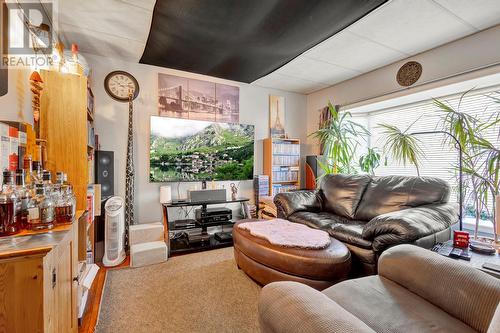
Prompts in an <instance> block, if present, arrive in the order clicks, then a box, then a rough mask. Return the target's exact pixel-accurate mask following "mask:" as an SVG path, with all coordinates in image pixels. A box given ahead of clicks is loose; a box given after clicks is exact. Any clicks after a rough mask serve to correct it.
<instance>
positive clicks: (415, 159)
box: [379, 118, 424, 176]
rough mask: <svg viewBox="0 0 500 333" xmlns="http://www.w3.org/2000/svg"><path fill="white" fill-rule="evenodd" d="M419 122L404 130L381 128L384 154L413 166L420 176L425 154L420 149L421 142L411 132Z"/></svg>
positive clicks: (385, 125) (394, 127) (382, 125)
mask: <svg viewBox="0 0 500 333" xmlns="http://www.w3.org/2000/svg"><path fill="white" fill-rule="evenodd" d="M419 119H420V118H419ZM417 121H418V119H417V120H415V121H414V122H413V123H412V124H410V126H408V127H407V128H406V129H404V130H401V129H400V128H398V127H397V126H394V125H390V124H379V126H380V127H381V128H382V135H383V137H382V141H383V147H384V153H385V154H386V155H390V156H392V158H393V159H394V160H395V161H396V162H399V163H401V164H403V165H407V164H413V165H414V166H415V168H416V169H417V175H418V176H420V160H421V159H422V158H423V157H424V152H423V150H422V148H421V147H420V144H421V141H420V140H419V139H418V138H417V137H416V136H415V135H413V134H412V133H411V132H410V129H411V127H412V126H413V125H414V124H415V123H416V122H417Z"/></svg>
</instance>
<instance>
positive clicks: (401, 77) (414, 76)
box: [396, 61, 422, 87]
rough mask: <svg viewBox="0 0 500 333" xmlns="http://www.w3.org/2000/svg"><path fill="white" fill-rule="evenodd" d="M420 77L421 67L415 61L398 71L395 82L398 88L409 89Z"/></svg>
mask: <svg viewBox="0 0 500 333" xmlns="http://www.w3.org/2000/svg"><path fill="white" fill-rule="evenodd" d="M421 75H422V65H421V64H420V63H418V62H416V61H409V62H407V63H406V64H404V65H403V66H401V68H400V69H399V70H398V74H397V75H396V81H398V83H399V85H400V86H403V87H409V86H411V85H412V84H414V83H415V82H417V81H418V79H419V78H420V76H421Z"/></svg>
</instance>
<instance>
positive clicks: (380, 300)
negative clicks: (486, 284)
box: [323, 276, 477, 333]
mask: <svg viewBox="0 0 500 333" xmlns="http://www.w3.org/2000/svg"><path fill="white" fill-rule="evenodd" d="M323 293H324V294H325V295H326V296H328V297H329V298H330V299H332V300H334V301H335V302H337V303H338V304H339V305H340V306H342V307H343V308H344V309H346V310H347V311H349V312H350V313H352V314H353V315H354V316H355V317H357V318H359V319H361V320H362V321H363V322H364V323H365V324H367V325H368V326H369V327H370V328H371V329H373V330H374V331H376V332H384V333H386V332H387V333H393V332H394V333H413V332H415V333H420V332H454V333H465V332H467V333H469V332H477V331H475V330H474V329H473V328H471V327H470V326H468V325H466V324H465V323H463V322H461V321H460V320H458V319H456V318H454V317H452V316H450V315H449V314H448V313H446V312H445V311H443V310H441V309H440V308H438V307H437V306H435V305H433V304H431V303H429V302H427V301H426V300H424V299H423V298H421V297H419V296H417V295H416V294H414V293H412V292H410V291H408V290H407V289H405V288H403V287H401V286H400V285H399V284H397V283H395V282H392V281H391V280H389V279H386V278H384V277H380V276H369V277H364V278H359V279H355V280H348V281H344V282H340V283H338V284H336V285H334V286H332V287H330V288H327V289H325V290H323Z"/></svg>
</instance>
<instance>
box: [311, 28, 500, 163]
mask: <svg viewBox="0 0 500 333" xmlns="http://www.w3.org/2000/svg"><path fill="white" fill-rule="evenodd" d="M499 41H500V26H496V27H493V28H490V29H487V30H484V31H481V32H479V33H477V34H474V35H471V36H469V37H465V38H463V39H460V40H457V41H454V42H451V43H449V44H445V45H443V46H440V47H437V48H435V49H432V50H429V51H427V52H423V53H421V54H418V55H415V56H413V57H410V58H407V59H405V60H402V61H398V62H396V63H393V64H391V65H388V66H385V67H382V68H379V69H376V70H374V71H371V72H369V73H366V74H363V75H360V76H358V77H355V78H353V79H350V80H347V81H344V82H341V83H339V84H337V85H334V86H332V87H329V88H325V89H322V90H320V91H317V92H314V93H312V94H309V95H308V96H307V115H308V126H307V132H308V133H311V132H313V131H314V130H316V129H317V126H318V118H317V116H318V113H317V110H318V109H320V108H321V107H323V106H325V105H326V103H327V102H328V101H329V100H331V101H332V102H334V103H335V104H340V105H351V106H359V105H364V104H370V103H375V102H380V101H384V100H388V99H394V98H397V97H402V96H409V95H412V94H415V93H417V92H425V91H429V92H430V91H431V89H436V88H438V87H442V86H447V85H450V84H454V83H458V82H463V81H465V80H471V81H470V82H471V83H470V87H469V88H472V87H475V85H476V84H477V83H475V81H474V80H473V79H475V78H478V77H482V76H485V75H492V74H495V73H500V66H499V65H498V64H500V43H499ZM410 60H415V61H418V62H420V63H421V64H422V66H423V71H422V76H421V77H420V79H419V80H418V81H417V83H416V84H415V85H414V86H412V87H411V88H403V87H401V86H399V85H398V83H397V82H396V79H395V78H396V73H397V71H398V69H399V68H400V67H401V65H403V64H404V63H405V62H407V61H410ZM498 83H500V82H497V84H498ZM461 89H464V90H466V89H468V88H465V87H464V86H462V88H461ZM419 96H420V97H419V98H421V99H425V98H429V97H431V96H429V94H425V93H421V94H420V95H419ZM306 151H307V153H317V151H316V149H315V145H313V144H312V141H311V140H309V145H308V148H307V150H306Z"/></svg>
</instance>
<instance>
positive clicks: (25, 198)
mask: <svg viewBox="0 0 500 333" xmlns="http://www.w3.org/2000/svg"><path fill="white" fill-rule="evenodd" d="M24 177H25V172H24V170H23V169H18V170H16V194H17V198H18V201H19V209H18V212H17V214H16V216H17V219H18V221H19V224H20V227H21V228H23V229H27V228H28V215H29V213H28V207H29V203H30V201H31V192H30V190H29V189H28V188H27V187H26V183H25V179H24Z"/></svg>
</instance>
